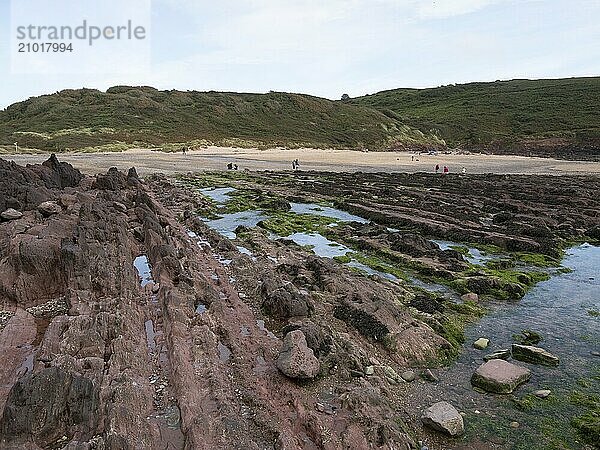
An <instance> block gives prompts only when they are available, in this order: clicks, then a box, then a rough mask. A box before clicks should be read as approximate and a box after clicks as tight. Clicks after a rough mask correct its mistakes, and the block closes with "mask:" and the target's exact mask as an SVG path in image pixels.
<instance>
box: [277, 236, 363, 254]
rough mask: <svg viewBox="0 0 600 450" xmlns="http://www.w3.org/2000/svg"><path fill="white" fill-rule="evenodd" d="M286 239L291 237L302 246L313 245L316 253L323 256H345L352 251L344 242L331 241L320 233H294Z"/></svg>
mask: <svg viewBox="0 0 600 450" xmlns="http://www.w3.org/2000/svg"><path fill="white" fill-rule="evenodd" d="M286 239H290V240H292V241H294V242H295V243H296V244H298V245H300V246H302V247H304V246H305V245H309V246H311V248H312V251H313V252H314V254H315V255H317V256H321V257H323V258H335V257H336V256H344V255H346V254H347V253H349V252H351V251H352V250H350V249H349V248H348V247H346V246H344V245H342V244H338V243H337V242H333V241H330V240H329V239H327V238H326V237H324V236H322V235H321V234H319V233H294V234H292V235H290V236H288V237H286Z"/></svg>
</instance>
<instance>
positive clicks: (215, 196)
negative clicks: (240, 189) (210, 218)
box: [200, 187, 236, 203]
mask: <svg viewBox="0 0 600 450" xmlns="http://www.w3.org/2000/svg"><path fill="white" fill-rule="evenodd" d="M235 191H236V189H235V188H229V187H224V188H206V189H200V192H201V193H202V195H205V196H206V197H208V198H210V199H211V200H213V201H214V202H216V203H227V202H228V201H229V200H231V197H230V196H229V195H228V194H231V193H232V192H235Z"/></svg>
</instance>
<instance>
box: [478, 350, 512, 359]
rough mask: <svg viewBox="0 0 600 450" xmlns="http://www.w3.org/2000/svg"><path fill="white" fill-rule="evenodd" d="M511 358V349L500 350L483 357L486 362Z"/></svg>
mask: <svg viewBox="0 0 600 450" xmlns="http://www.w3.org/2000/svg"><path fill="white" fill-rule="evenodd" d="M508 358H510V349H509V348H503V349H500V350H496V351H495V352H492V353H488V354H487V355H485V356H484V357H483V360H484V361H489V360H491V359H508Z"/></svg>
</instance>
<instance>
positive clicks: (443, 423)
mask: <svg viewBox="0 0 600 450" xmlns="http://www.w3.org/2000/svg"><path fill="white" fill-rule="evenodd" d="M421 421H422V422H423V425H426V426H428V427H430V428H433V429H434V430H437V431H441V432H442V433H446V434H448V435H450V436H460V435H461V434H463V433H464V432H465V424H464V422H463V418H462V416H461V415H460V413H459V412H458V411H457V410H456V408H455V407H454V406H452V405H451V404H450V403H448V402H438V403H436V404H434V405H432V406H430V407H429V408H427V409H426V410H425V412H424V413H423V415H422V416H421Z"/></svg>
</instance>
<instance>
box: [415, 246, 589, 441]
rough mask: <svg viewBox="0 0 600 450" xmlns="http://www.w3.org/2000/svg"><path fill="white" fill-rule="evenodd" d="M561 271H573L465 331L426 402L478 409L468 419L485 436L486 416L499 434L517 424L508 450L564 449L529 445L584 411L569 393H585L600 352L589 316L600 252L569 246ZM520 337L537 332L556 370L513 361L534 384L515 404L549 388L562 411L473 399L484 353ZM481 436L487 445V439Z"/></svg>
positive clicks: (487, 397)
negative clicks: (539, 411)
mask: <svg viewBox="0 0 600 450" xmlns="http://www.w3.org/2000/svg"><path fill="white" fill-rule="evenodd" d="M562 264H563V265H564V266H566V267H568V268H570V269H572V272H571V273H562V274H560V275H557V276H554V277H552V278H550V279H549V280H547V281H542V282H540V283H538V284H537V285H536V286H535V287H534V288H533V289H532V290H531V291H529V292H528V293H527V294H526V295H525V297H523V299H522V300H521V301H520V302H519V303H517V304H514V303H511V304H502V305H497V306H495V307H493V309H492V312H491V313H490V314H488V315H487V316H485V317H484V318H482V319H481V320H480V321H479V322H478V323H477V324H475V325H473V326H471V327H469V328H467V330H466V331H465V337H466V342H465V345H464V346H463V350H462V354H461V356H460V357H459V359H458V361H457V362H456V363H455V364H454V365H453V366H451V367H450V368H449V369H448V371H447V372H445V373H444V374H442V376H441V377H440V378H441V383H439V384H437V385H435V386H433V385H432V386H431V387H432V389H433V392H432V393H431V395H433V396H435V397H438V398H444V399H445V400H447V401H449V402H450V403H452V404H454V405H455V406H457V408H458V409H459V410H461V411H465V412H469V413H471V414H472V413H473V412H474V411H475V410H478V411H480V413H476V414H474V415H473V414H472V415H471V416H470V419H469V420H470V421H472V422H474V423H473V424H472V426H474V427H480V429H481V430H482V431H483V430H485V420H490V419H489V418H490V417H492V418H493V420H494V423H495V424H496V425H497V427H501V428H508V429H510V423H511V422H513V421H518V422H519V423H520V424H521V425H520V428H519V431H520V432H519V433H515V434H512V435H510V437H509V441H508V442H507V444H516V443H518V444H519V445H520V446H515V447H513V446H512V445H510V446H507V447H506V448H517V447H518V448H565V447H562V446H561V447H549V446H547V445H546V444H547V442H542V441H540V442H539V443H537V444H536V443H535V442H532V441H531V440H532V439H538V438H539V439H545V436H544V435H543V432H542V430H541V429H540V428H539V427H540V424H543V423H544V422H545V421H547V422H548V423H552V422H551V421H554V423H556V424H561V425H560V426H564V427H567V428H568V427H569V421H570V419H571V418H572V417H573V416H575V415H577V414H581V413H583V412H584V410H583V409H582V408H581V406H577V405H571V404H570V403H569V400H568V399H569V398H570V395H571V393H572V392H573V391H577V390H581V389H582V386H581V385H580V384H579V380H580V379H581V378H587V379H590V378H589V377H591V376H593V375H594V367H598V364H600V358H599V357H598V356H596V355H597V354H598V352H599V351H600V319H599V318H598V317H595V316H594V314H590V311H598V310H600V269H599V268H600V247H593V246H590V245H588V244H584V245H580V246H578V247H574V248H572V249H570V250H569V251H568V252H567V255H566V257H565V259H564V261H563V263H562ZM523 330H533V331H535V332H537V333H540V334H541V336H542V338H543V339H542V341H541V342H540V343H539V344H538V346H540V347H543V348H544V349H546V350H548V351H550V352H551V353H553V354H555V355H556V356H558V357H559V358H560V364H559V366H558V367H556V368H550V367H544V366H539V365H533V364H526V363H523V362H520V361H516V364H519V365H523V366H526V367H528V368H529V369H530V370H531V371H532V377H531V380H530V381H529V382H528V383H526V384H524V385H523V386H522V387H520V388H518V389H517V390H516V391H515V395H516V396H517V397H523V396H524V395H525V394H527V393H532V392H534V391H536V390H538V389H550V390H551V391H552V394H551V395H552V397H551V398H555V400H554V402H557V401H558V399H561V400H560V402H559V403H558V404H559V405H560V407H558V406H557V407H553V408H550V407H549V406H548V407H546V408H545V409H544V414H543V416H539V417H538V416H535V414H533V415H532V412H531V411H528V410H526V409H525V410H519V409H518V408H515V406H514V405H512V404H511V402H509V401H506V400H505V397H503V396H494V395H490V394H481V393H478V392H475V391H474V390H473V388H472V387H471V384H470V382H469V380H470V376H471V374H472V373H473V371H475V369H476V368H477V367H478V366H479V365H480V364H481V363H482V356H483V355H484V354H486V353H491V352H492V351H495V350H499V349H502V348H510V345H511V344H512V343H513V335H515V334H520V333H521V332H522V331H523ZM480 337H486V338H488V339H490V346H489V348H488V349H486V351H485V352H481V351H479V350H477V349H475V348H473V345H472V344H473V342H474V341H475V340H476V339H478V338H480ZM513 362H515V361H513ZM595 383H597V381H596V382H595ZM596 386H597V385H596ZM595 390H596V391H598V390H599V389H598V388H595ZM426 401H427V400H426ZM549 401H550V400H544V402H549ZM555 404H557V403H555ZM416 406H420V407H427V405H416ZM486 418H487V419H486ZM479 419H481V420H482V424H481V425H480V424H478V420H479ZM571 430H572V429H571ZM572 432H573V433H574V430H572ZM539 433H542V434H541V435H539ZM526 436H529V437H526ZM531 436H537V437H533V438H532V437H531ZM478 437H479V438H483V439H486V438H488V437H489V436H485V435H480V436H478ZM567 438H568V439H571V442H572V443H573V446H570V447H567V448H583V447H578V446H577V445H575V444H574V442H575V441H574V438H575V435H574V434H573V435H571V436H570V437H568V436H567ZM536 445H537V446H536ZM503 448H504V447H503Z"/></svg>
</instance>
